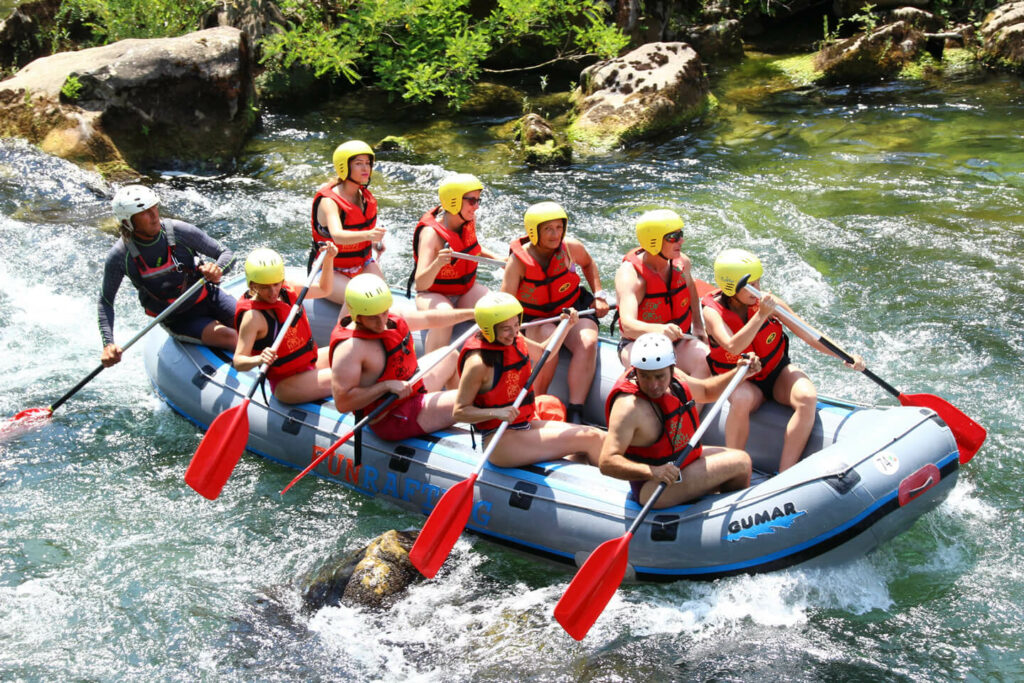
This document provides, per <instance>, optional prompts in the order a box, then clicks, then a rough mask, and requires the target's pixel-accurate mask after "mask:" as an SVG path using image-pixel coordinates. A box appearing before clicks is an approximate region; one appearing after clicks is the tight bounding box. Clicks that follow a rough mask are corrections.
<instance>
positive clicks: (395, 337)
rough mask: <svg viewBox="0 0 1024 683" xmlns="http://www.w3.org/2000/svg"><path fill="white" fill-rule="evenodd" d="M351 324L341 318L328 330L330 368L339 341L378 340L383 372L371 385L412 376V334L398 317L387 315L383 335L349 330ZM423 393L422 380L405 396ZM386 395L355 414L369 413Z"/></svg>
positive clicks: (413, 363)
mask: <svg viewBox="0 0 1024 683" xmlns="http://www.w3.org/2000/svg"><path fill="white" fill-rule="evenodd" d="M350 325H352V318H351V317H348V316H346V317H344V318H342V319H341V320H340V321H339V322H338V324H337V325H335V326H334V329H333V330H331V341H330V347H329V348H330V350H329V351H328V357H329V358H330V360H331V365H334V349H335V347H336V346H337V345H338V344H340V343H341V342H343V341H345V340H346V339H352V338H355V339H379V340H380V343H381V345H383V347H384V369H383V370H382V371H381V373H380V377H378V378H377V379H375V380H374V384H377V383H379V382H386V381H388V380H389V379H397V380H402V381H405V380H408V379H410V378H411V377H412V376H413V375H415V374H416V371H417V369H418V366H417V364H416V349H415V347H414V346H413V340H412V333H411V332H410V331H409V324H408V323H406V322H405V320H403V319H402V318H399V317H398V316H396V315H395V314H393V313H389V314H388V322H387V326H386V327H385V329H384V331H383V332H370V331H369V330H364V329H360V328H358V327H354V326H353V327H350ZM422 393H426V388H424V386H423V380H419V381H418V382H416V384H415V385H413V388H412V393H411V394H409V395H410V396H412V394H422ZM387 396H388V395H387V394H384V395H383V396H381V397H380V398H378V399H376V400H374V401H373V402H371V403H369V404H367V405H365V406H363V408H361V409H360V410H357V411H356V413H357V414H360V415H364V414H366V413H369V412H372V411H373V409H374V408H376V407H377V406H378V405H380V404H381V403H383V402H384V400H386V399H387ZM399 403H401V401H395V403H393V404H392V405H393V406H394V405H398V404H399Z"/></svg>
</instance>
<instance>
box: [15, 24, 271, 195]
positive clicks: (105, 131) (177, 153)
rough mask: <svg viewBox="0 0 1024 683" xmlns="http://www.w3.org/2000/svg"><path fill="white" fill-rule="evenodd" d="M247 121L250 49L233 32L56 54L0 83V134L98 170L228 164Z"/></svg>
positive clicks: (252, 118)
mask: <svg viewBox="0 0 1024 683" xmlns="http://www.w3.org/2000/svg"><path fill="white" fill-rule="evenodd" d="M255 122H256V109H255V106H254V102H253V79H252V65H251V63H250V57H249V45H248V41H247V40H246V37H245V34H244V33H242V32H241V31H239V30H238V29H235V28H214V29H209V30H206V31H197V32H195V33H190V34H188V35H185V36H180V37H178V38H157V39H151V40H122V41H120V42H117V43H113V44H111V45H105V46H103V47H95V48H89V49H87V50H80V51H78V52H62V53H58V54H55V55H51V56H49V57H43V58H41V59H37V60H35V61H33V62H32V63H30V64H29V65H28V66H26V67H25V68H23V69H22V70H21V71H19V72H18V73H17V74H15V75H14V77H12V78H10V79H8V80H6V81H2V82H0V135H2V136H6V137H23V138H27V139H28V140H29V141H30V142H33V143H36V144H38V145H40V147H42V148H43V150H44V151H46V152H49V153H51V154H54V155H56V156H60V157H62V158H65V159H68V160H71V161H75V162H78V163H80V164H82V165H84V166H87V167H91V168H94V169H96V170H99V171H100V172H102V173H104V174H106V175H111V174H119V173H121V172H130V171H131V170H132V169H136V170H139V169H145V168H152V167H156V166H160V167H164V168H173V167H177V166H181V165H195V164H197V163H198V164H200V165H208V166H213V167H218V166H221V165H226V164H227V163H229V162H230V161H231V160H232V159H233V157H234V156H235V155H236V154H237V153H238V152H239V151H240V150H241V148H242V145H243V144H244V142H245V140H246V137H247V136H248V134H249V132H250V131H251V129H252V127H253V125H254V123H255Z"/></svg>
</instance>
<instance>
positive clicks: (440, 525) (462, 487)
mask: <svg viewBox="0 0 1024 683" xmlns="http://www.w3.org/2000/svg"><path fill="white" fill-rule="evenodd" d="M475 483H476V473H475V472H474V473H473V474H471V475H470V476H469V478H468V479H464V480H463V481H460V482H459V483H458V484H456V485H455V486H453V487H451V488H450V489H448V491H447V492H446V493H445V494H444V495H443V496H441V500H439V501H437V505H436V506H435V507H434V511H433V512H431V513H430V516H429V517H427V522H426V524H424V525H423V530H422V531H420V535H419V537H417V538H416V542H415V543H414V544H413V546H412V550H410V551H409V561H410V562H412V565H413V566H414V567H416V569H419V570H420V573H421V574H423V576H425V577H427V578H428V579H432V578H434V576H436V575H437V571H438V570H439V569H440V568H441V565H442V564H444V561H445V560H447V559H448V555H449V554H450V553H451V552H452V548H453V547H454V546H455V541H457V540H459V535H460V534H461V533H462V530H463V529H465V528H466V523H467V522H468V521H469V513H470V512H472V511H473V485H474V484H475Z"/></svg>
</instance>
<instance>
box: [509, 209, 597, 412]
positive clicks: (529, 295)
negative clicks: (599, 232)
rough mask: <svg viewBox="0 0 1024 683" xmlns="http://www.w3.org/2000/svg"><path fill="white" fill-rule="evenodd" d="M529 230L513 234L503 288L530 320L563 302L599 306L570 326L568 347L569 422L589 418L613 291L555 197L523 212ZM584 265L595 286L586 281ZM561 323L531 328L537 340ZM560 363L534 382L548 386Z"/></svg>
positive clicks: (564, 304)
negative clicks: (572, 233)
mask: <svg viewBox="0 0 1024 683" xmlns="http://www.w3.org/2000/svg"><path fill="white" fill-rule="evenodd" d="M523 223H524V225H525V227H526V235H525V236H523V237H517V238H515V239H513V240H512V242H511V244H510V245H509V246H510V249H511V252H512V256H513V258H510V259H509V262H508V265H507V266H506V267H505V277H504V279H503V280H502V283H501V291H503V292H507V293H509V294H514V295H515V297H516V298H517V299H518V300H519V302H520V303H521V304H522V306H523V310H524V312H525V315H524V317H525V319H526V320H535V319H537V318H550V317H552V316H555V315H558V313H559V312H560V311H561V310H562V309H563V308H566V307H568V308H573V309H575V310H576V311H583V310H587V309H591V308H592V309H594V313H593V314H586V315H582V316H580V317H579V322H574V323H573V325H572V326H570V327H569V333H568V334H567V335H566V337H565V347H566V348H567V349H569V351H570V353H572V360H571V361H570V363H569V382H568V384H569V387H568V388H569V392H568V393H569V405H568V420H569V422H576V423H582V422H583V404H584V403H585V401H586V399H587V395H588V394H589V393H590V385H591V384H592V383H593V380H594V374H595V372H596V370H597V337H598V319H599V318H603V317H604V316H605V315H607V314H608V311H609V310H610V309H609V306H608V302H607V297H606V295H605V293H604V292H603V291H602V289H601V277H600V274H599V273H598V271H597V264H596V263H595V262H594V260H593V259H592V258H591V257H590V254H589V253H588V252H587V249H586V247H584V246H583V243H581V242H580V241H579V240H577V239H574V238H572V237H568V236H567V235H566V232H567V229H568V223H569V218H568V216H567V215H566V213H565V210H564V209H563V208H562V207H561V206H559V205H558V204H556V203H555V202H540V203H539V204H534V205H533V206H531V207H530V208H528V209H527V210H526V213H525V214H524V215H523ZM579 270H582V272H583V275H584V277H585V278H586V280H587V283H588V284H589V285H590V287H591V290H592V291H593V294H591V292H588V291H587V290H586V289H584V288H583V287H582V286H581V278H580V276H579V272H578V271H579ZM554 329H555V323H547V324H544V325H539V326H537V327H533V328H530V330H529V332H528V336H529V338H530V339H532V340H534V341H537V340H540V339H544V338H545V337H547V336H549V335H550V334H551V333H552V331H554ZM556 366H557V363H549V364H547V365H546V366H545V367H544V368H543V369H542V370H541V371H540V374H539V375H538V376H537V381H536V384H535V386H534V389H535V391H536V392H537V393H538V394H543V393H546V392H547V388H548V385H549V384H550V383H551V380H552V378H553V377H554V374H555V367H556Z"/></svg>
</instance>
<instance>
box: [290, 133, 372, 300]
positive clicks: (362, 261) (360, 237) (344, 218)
mask: <svg viewBox="0 0 1024 683" xmlns="http://www.w3.org/2000/svg"><path fill="white" fill-rule="evenodd" d="M332 161H333V163H334V172H335V174H336V177H335V178H334V179H333V180H332V181H330V182H329V183H326V184H325V185H323V186H321V187H320V189H318V190H317V191H316V195H314V197H313V214H312V226H313V245H312V247H311V248H310V252H309V264H310V265H309V267H311V266H312V263H313V260H314V259H315V258H316V255H317V254H318V253H319V251H320V248H321V247H322V246H323V245H324V243H325V242H334V244H335V245H337V247H338V253H337V255H336V256H335V257H334V259H333V268H334V287H333V289H332V290H331V294H330V296H328V297H327V298H328V299H329V300H330V301H333V302H334V303H336V304H344V303H345V287H346V286H348V282H349V280H351V279H352V278H353V277H355V276H356V275H359V274H360V273H373V274H374V275H379V276H381V277H383V276H384V273H383V272H382V271H381V269H380V266H379V265H378V263H377V260H376V259H375V258H374V256H373V250H374V249H376V250H377V252H378V254H380V253H383V252H384V243H383V241H382V240H383V239H384V233H385V231H384V228H383V227H378V225H377V199H376V198H375V197H374V196H373V193H372V192H370V189H369V187H368V186H369V184H370V179H371V178H372V177H373V163H374V154H373V149H372V148H371V147H370V146H369V145H368V144H366V143H365V142H363V141H362V140H349V141H348V142H343V143H342V144H340V145H338V147H337V149H335V150H334V155H333V157H332ZM325 199H326V200H327V201H324V200H325Z"/></svg>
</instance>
